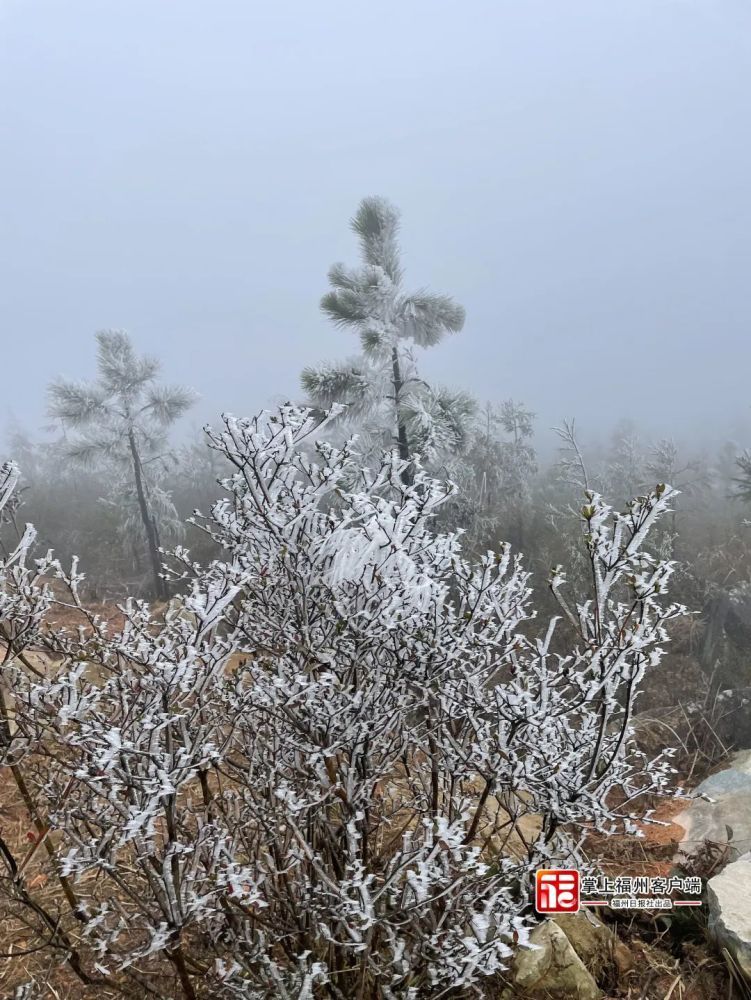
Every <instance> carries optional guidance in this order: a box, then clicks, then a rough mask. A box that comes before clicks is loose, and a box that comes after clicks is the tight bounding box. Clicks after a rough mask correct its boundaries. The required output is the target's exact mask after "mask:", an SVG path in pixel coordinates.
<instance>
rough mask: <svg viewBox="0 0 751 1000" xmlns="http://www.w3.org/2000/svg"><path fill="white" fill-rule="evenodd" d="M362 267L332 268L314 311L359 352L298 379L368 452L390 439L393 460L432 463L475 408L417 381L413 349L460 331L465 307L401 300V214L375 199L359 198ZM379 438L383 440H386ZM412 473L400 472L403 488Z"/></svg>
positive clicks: (459, 435)
mask: <svg viewBox="0 0 751 1000" xmlns="http://www.w3.org/2000/svg"><path fill="white" fill-rule="evenodd" d="M352 229H353V230H354V232H355V233H356V234H357V236H358V239H359V242H360V252H361V257H362V264H361V266H360V267H359V268H356V269H350V268H348V267H346V266H345V265H344V264H334V265H333V267H332V268H331V269H330V271H329V282H330V283H331V286H332V288H331V291H329V292H328V293H327V294H326V295H324V297H323V299H322V300H321V308H322V309H323V311H324V313H325V314H326V315H327V316H329V317H330V318H331V319H332V320H333V321H334V323H336V324H337V325H338V326H341V327H346V328H348V329H351V330H354V331H355V333H357V335H358V336H359V338H360V346H361V353H360V354H359V355H357V356H355V357H353V358H351V359H350V360H348V361H345V362H326V363H324V364H321V365H318V366H317V367H308V368H305V369H304V370H303V372H302V376H301V382H302V387H303V390H304V391H305V392H306V393H307V396H308V398H309V400H310V401H311V402H312V403H313V404H314V405H315V406H317V407H319V408H321V409H328V408H330V407H331V406H332V405H333V404H342V405H343V406H344V408H345V409H344V414H343V416H344V420H345V421H348V422H349V423H351V424H356V425H359V426H358V429H360V430H364V431H365V436H366V438H367V437H368V436H370V437H372V438H373V444H374V446H375V450H377V449H379V448H380V447H382V446H383V444H384V443H389V442H388V438H389V437H390V438H391V441H392V442H395V443H396V444H397V446H398V449H399V457H400V458H401V459H402V460H403V461H406V462H409V461H410V460H411V459H412V457H413V456H414V455H415V454H416V453H420V454H421V456H422V457H423V458H427V459H429V460H430V459H431V458H432V457H434V456H436V455H437V454H439V453H440V452H442V451H444V452H445V451H456V450H457V449H460V448H462V447H463V446H464V445H465V444H466V437H467V425H468V420H469V418H470V417H471V415H472V412H473V410H474V401H473V400H472V398H471V397H470V396H468V395H467V394H466V393H462V392H456V391H452V390H449V389H445V388H436V387H432V386H429V385H428V384H427V383H426V382H425V381H423V380H422V379H421V378H419V377H418V374H417V366H416V363H415V357H414V353H413V348H414V347H422V348H425V347H432V346H433V345H435V344H437V343H439V341H440V340H442V338H443V337H444V336H445V334H447V333H456V332H458V331H459V330H461V329H462V327H463V325H464V309H463V308H462V307H461V306H460V305H457V303H456V302H454V300H453V299H451V298H449V297H448V296H445V295H435V294H432V293H429V292H427V291H417V292H414V293H411V294H409V293H407V292H405V290H404V286H403V277H404V274H403V269H402V264H401V252H400V247H399V241H398V233H399V213H398V211H397V209H396V208H394V207H393V206H392V205H390V204H389V203H388V202H387V201H386V200H385V199H383V198H366V199H365V200H364V201H363V202H362V203H361V205H360V207H359V209H358V211H357V214H356V215H355V217H354V219H353V220H352ZM384 436H386V439H387V440H386V441H384ZM411 475H412V470H411V468H410V467H409V466H407V467H406V469H405V481H409V478H410V476H411Z"/></svg>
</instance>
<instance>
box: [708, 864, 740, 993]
mask: <svg viewBox="0 0 751 1000" xmlns="http://www.w3.org/2000/svg"><path fill="white" fill-rule="evenodd" d="M707 902H708V904H709V930H710V933H711V934H712V935H713V936H714V937H715V939H716V940H717V943H718V944H719V945H720V947H722V948H727V950H728V951H729V952H730V954H731V955H732V956H733V958H734V959H735V961H736V962H737V964H738V967H739V969H740V971H741V972H742V973H743V975H744V976H745V977H746V979H748V980H749V982H751V854H749V855H745V856H743V857H741V858H739V859H738V860H737V861H734V862H733V863H732V864H729V865H728V866H727V867H726V868H725V869H724V870H723V871H722V872H720V874H719V875H715V877H714V878H712V879H710V880H709V882H708V883H707Z"/></svg>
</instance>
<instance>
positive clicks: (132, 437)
mask: <svg viewBox="0 0 751 1000" xmlns="http://www.w3.org/2000/svg"><path fill="white" fill-rule="evenodd" d="M96 339H97V345H98V348H97V370H98V376H97V379H96V381H94V382H85V381H71V380H69V379H63V378H60V379H58V380H57V381H55V382H53V383H52V384H51V385H50V386H49V389H48V394H49V412H50V414H51V416H53V417H56V418H58V419H59V420H61V421H62V423H63V426H64V427H66V428H72V429H74V430H75V431H77V432H78V433H77V435H76V436H75V437H74V438H73V439H72V440H68V441H66V442H65V444H64V448H65V451H66V453H67V454H68V455H70V456H71V457H72V458H74V459H76V460H78V461H80V462H83V463H90V462H93V461H97V460H103V461H105V462H106V463H108V464H110V466H111V467H112V468H113V469H114V470H115V471H116V473H117V474H118V475H119V476H121V477H123V476H124V477H125V478H124V479H123V481H122V482H121V488H120V489H119V490H118V496H116V497H115V499H114V502H115V503H117V504H118V505H119V506H120V508H121V509H122V512H123V517H124V519H125V521H126V522H127V523H128V524H129V525H130V526H131V527H132V526H133V525H135V524H136V523H137V521H135V520H134V515H135V514H136V512H137V520H138V522H140V525H141V527H142V530H143V536H144V540H145V543H146V549H147V552H148V558H149V562H150V565H151V572H152V575H153V580H154V592H155V594H156V595H157V596H158V597H161V598H166V597H167V585H166V582H165V580H164V577H163V575H162V563H161V557H160V554H159V548H160V536H159V530H160V519H159V514H160V513H161V514H165V513H166V514H167V515H168V516H169V517H170V518H173V519H176V512H175V511H174V508H173V507H171V501H170V498H169V495H168V494H166V493H165V491H164V490H163V489H162V488H161V487H160V485H159V483H158V477H157V474H156V473H155V469H156V468H158V466H157V463H159V461H160V460H161V458H162V456H163V455H164V453H165V451H166V442H167V436H166V435H167V430H168V428H169V427H170V426H171V425H172V424H173V423H174V422H175V421H176V420H177V419H178V418H179V417H181V416H182V415H183V414H184V413H185V411H186V410H187V409H188V408H189V407H190V406H192V404H193V402H194V401H195V398H196V397H195V393H194V392H193V390H191V389H188V388H186V387H185V386H180V385H160V384H159V383H158V382H157V377H158V375H159V370H160V363H159V361H158V360H157V359H156V358H152V357H147V356H144V357H138V355H137V354H136V352H135V350H134V348H133V344H132V343H131V340H130V338H129V336H128V335H127V334H126V333H125V332H123V331H121V330H103V331H100V332H99V333H97V335H96ZM108 499H109V500H110V502H112V500H113V498H112V497H110V498H108Z"/></svg>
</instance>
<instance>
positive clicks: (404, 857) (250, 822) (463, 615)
mask: <svg viewBox="0 0 751 1000" xmlns="http://www.w3.org/2000/svg"><path fill="white" fill-rule="evenodd" d="M324 427H325V424H321V423H320V421H319V420H318V418H317V417H315V416H314V415H312V414H311V413H310V412H308V411H306V410H301V409H297V408H295V407H291V406H285V407H282V408H281V409H280V410H279V411H278V412H276V413H273V414H263V415H261V416H260V417H258V418H256V419H252V420H240V419H235V418H232V417H227V418H225V420H224V424H223V426H222V427H221V429H219V430H217V431H214V432H209V442H210V445H211V447H212V448H214V449H216V450H217V452H219V453H220V454H221V455H223V456H224V458H225V459H226V460H227V461H228V462H229V463H230V464H231V466H232V467H233V468H234V473H233V475H232V476H231V477H229V478H228V479H226V480H225V482H224V488H225V497H224V499H222V500H220V501H219V502H218V503H217V504H216V505H215V506H214V508H213V510H212V511H211V513H210V515H209V516H207V517H200V516H199V517H198V518H197V520H198V523H199V524H201V525H202V527H203V528H204V530H205V531H206V532H207V533H209V534H210V535H211V536H212V537H213V538H214V539H215V540H216V542H218V543H219V544H220V545H221V546H222V550H223V553H224V554H223V556H222V558H221V560H218V561H216V562H213V563H211V564H210V565H208V566H199V565H197V564H195V563H193V562H192V561H191V557H190V555H189V554H188V553H187V552H186V551H184V550H178V551H177V552H176V553H175V554H174V558H173V561H172V573H173V577H174V578H175V579H176V580H179V581H180V583H181V586H182V589H183V592H184V597H183V598H182V599H181V601H180V602H179V603H175V604H173V606H172V607H171V608H170V610H169V611H168V612H167V613H166V614H165V615H164V616H163V617H158V616H156V615H155V614H154V612H153V611H152V610H151V609H150V607H149V606H148V605H147V604H146V603H143V602H130V603H128V604H127V605H126V606H124V608H123V611H124V625H123V627H122V628H121V629H119V630H117V631H112V630H111V629H109V628H108V627H107V626H106V625H105V624H104V623H103V622H101V621H99V620H98V619H97V618H96V617H95V616H93V615H91V614H90V613H89V612H88V611H87V610H86V609H85V608H84V607H83V606H82V605H81V604H80V602H79V601H78V597H77V594H78V589H79V584H80V580H81V577H80V574H79V573H78V570H77V568H76V567H75V566H74V567H73V570H72V571H71V572H68V573H66V572H64V571H63V569H62V568H60V567H58V568H57V575H58V577H59V578H60V579H59V581H58V583H57V584H56V587H58V588H59V587H60V585H61V584H63V583H64V584H65V586H66V587H67V593H68V597H67V598H64V599H63V598H60V597H59V596H57V597H55V598H54V600H55V601H56V602H58V603H59V602H60V601H63V602H64V603H65V602H67V603H68V604H70V605H72V606H73V607H77V608H78V610H79V614H80V616H81V620H82V621H85V622H86V628H84V629H81V630H78V631H68V632H65V631H61V630H55V631H46V632H40V630H39V622H40V615H41V613H42V612H43V611H44V609H45V608H46V606H47V604H48V603H49V601H51V600H53V597H52V595H51V593H50V591H49V590H48V589H47V588H46V587H45V585H44V584H43V582H41V581H40V580H39V579H37V574H38V572H39V571H40V568H34V567H29V566H28V565H27V564H26V563H25V562H24V558H23V553H22V554H21V555H20V556H12V557H11V558H10V559H9V560H6V561H5V562H4V563H2V564H0V600H1V601H2V604H1V605H0V620H1V622H2V628H3V630H4V633H3V634H4V635H5V636H7V637H8V638H7V640H6V641H7V642H8V643H9V650H10V652H9V656H8V661H7V662H8V664H9V668H8V669H6V667H4V668H3V671H4V672H3V685H4V690H6V691H7V692H8V698H9V699H12V701H13V706H14V708H13V714H14V720H15V722H14V732H13V733H12V734H10V735H9V737H8V745H7V747H6V751H7V752H8V753H9V754H10V755H11V758H12V760H13V761H14V762H15V764H16V765H17V769H20V770H19V771H18V773H19V775H20V774H21V771H22V773H23V775H24V781H25V782H26V785H27V790H28V795H29V797H30V800H31V801H33V803H35V809H36V810H37V815H38V818H39V821H40V824H41V826H40V827H39V830H43V831H47V829H48V828H49V829H51V830H52V831H54V847H51V848H50V850H51V856H52V863H53V867H56V874H57V877H58V878H59V880H60V881H61V885H62V886H63V888H64V889H65V895H66V898H67V899H68V902H69V904H70V906H71V908H72V909H73V910H74V911H75V914H76V921H77V923H78V926H79V928H80V930H79V933H78V934H77V936H76V944H75V947H73V946H71V947H70V948H69V954H71V955H73V958H74V960H75V961H76V962H77V963H79V968H83V969H84V974H85V975H86V976H89V977H91V978H93V979H97V978H99V979H101V980H102V981H105V982H106V981H110V980H111V979H112V978H116V977H117V976H120V975H129V976H131V977H133V978H134V979H135V981H136V982H141V981H143V977H145V976H149V975H151V976H154V975H156V976H158V975H167V974H169V972H170V970H172V973H171V974H172V975H173V977H174V980H175V981H176V982H178V983H179V986H177V987H173V990H178V991H182V995H184V996H185V997H188V998H193V997H204V996H205V997H209V996H211V997H221V996H224V997H227V998H254V997H255V998H261V997H283V998H296V1000H305V998H312V997H332V998H340V1000H343V998H351V997H363V998H365V997H368V998H379V997H380V998H384V1000H385V998H395V997H400V998H404V997H406V998H409V997H412V998H417V997H421V996H426V995H430V996H433V997H442V996H449V995H457V994H458V995H461V994H462V993H463V992H466V993H467V995H471V994H472V993H477V992H478V991H480V990H481V987H482V983H483V981H484V980H485V979H486V978H487V977H488V976H490V975H492V974H494V973H495V972H497V971H498V970H500V969H502V968H503V966H504V964H505V962H506V960H507V958H508V956H509V954H510V949H511V948H512V946H513V945H514V943H515V942H524V941H525V939H526V925H527V919H528V915H529V908H530V897H529V893H528V884H527V878H528V875H529V873H530V872H531V871H533V870H534V869H535V868H537V867H539V866H541V865H543V864H547V863H549V862H550V861H552V860H559V861H571V860H579V859H580V843H581V837H582V834H583V832H584V831H585V830H586V829H589V828H593V827H594V828H596V829H598V830H601V831H605V832H609V831H612V830H615V829H617V828H619V826H621V825H622V824H624V823H625V824H626V825H628V824H629V822H630V819H631V817H630V811H631V809H632V808H633V806H632V801H633V798H634V797H635V796H636V795H637V794H638V793H639V792H640V791H644V790H646V789H657V790H659V789H661V788H662V787H663V786H664V785H665V783H666V781H667V772H668V768H667V766H666V764H665V763H664V762H655V761H651V760H649V759H647V758H646V757H645V756H643V755H642V754H640V753H638V752H637V751H636V749H635V748H634V746H633V745H632V742H631V739H630V720H631V715H632V711H633V705H634V700H635V698H636V695H637V692H638V689H639V684H640V681H641V679H642V677H643V675H644V672H645V670H646V669H651V668H655V667H656V666H657V665H658V664H659V661H660V658H661V655H662V643H663V642H664V640H665V638H666V635H665V625H666V622H667V621H668V620H669V619H671V618H673V617H674V616H676V615H677V614H679V613H681V609H680V608H679V607H677V606H675V605H672V604H669V603H667V602H666V600H665V596H664V595H665V590H666V585H667V582H668V580H669V578H670V574H671V571H672V566H671V564H670V563H664V562H659V561H657V560H655V559H654V558H652V557H651V556H650V555H649V554H648V553H647V552H646V551H645V549H644V543H645V541H646V538H647V535H648V533H649V531H650V529H651V528H652V527H653V525H654V524H655V522H656V521H657V519H658V518H659V517H660V515H661V514H662V513H663V512H664V511H665V510H666V509H667V508H668V505H669V502H670V499H671V497H672V495H673V491H672V490H671V489H670V488H669V487H667V486H660V487H658V488H657V489H656V491H655V492H653V493H650V494H648V495H646V496H642V497H639V498H638V499H636V500H634V501H633V502H632V503H631V504H630V505H629V506H628V509H627V510H626V511H625V513H622V514H619V513H616V512H614V511H613V510H611V509H610V508H609V507H608V506H607V504H605V503H604V501H603V500H602V499H601V497H600V496H598V495H597V494H594V493H591V492H590V493H589V494H587V495H586V497H585V501H586V502H585V505H584V507H583V508H582V510H581V514H580V516H581V520H582V525H583V528H584V545H585V548H586V553H587V558H588V559H589V561H590V564H591V570H592V580H593V589H592V593H591V594H590V595H588V596H587V597H586V598H582V599H577V598H576V597H573V596H566V587H565V578H564V574H563V571H562V570H561V569H556V570H555V571H554V572H553V574H552V576H551V580H550V586H551V589H552V592H553V594H554V595H555V597H556V599H557V600H558V601H559V604H560V609H561V614H560V616H559V617H557V618H554V619H553V620H551V621H550V622H548V623H545V624H538V623H537V622H536V621H535V620H534V610H533V608H532V607H531V605H530V590H529V576H528V574H527V573H526V572H525V571H524V570H523V568H522V566H521V563H520V561H519V558H518V557H515V556H512V554H511V552H510V551H509V549H508V548H507V547H504V548H502V549H501V550H500V551H498V552H488V553H487V554H486V555H485V556H484V557H483V558H482V559H481V560H479V561H478V562H470V561H468V560H467V559H466V558H465V557H464V556H463V555H462V552H461V550H460V546H459V536H458V535H457V534H451V533H440V532H436V531H435V530H434V528H433V524H432V521H433V518H434V515H435V513H436V512H437V511H438V510H439V509H440V507H441V505H442V504H443V503H444V502H445V501H446V499H447V498H448V497H449V496H450V495H451V492H452V487H451V486H450V485H446V484H443V483H441V482H439V481H436V480H434V479H432V478H430V477H429V476H428V475H427V474H426V473H425V472H424V471H422V470H421V469H420V468H419V465H418V466H417V467H416V468H415V471H414V475H413V477H411V479H412V481H411V482H409V483H405V479H404V475H403V472H404V466H405V463H404V462H403V461H402V460H401V459H400V458H399V457H398V455H397V454H396V453H386V454H385V455H384V457H383V460H382V462H381V464H380V467H379V468H377V469H375V470H370V471H369V470H367V469H363V468H362V465H361V463H360V461H359V456H358V453H357V450H356V447H355V444H354V442H348V443H346V444H344V445H343V446H342V447H341V448H335V447H333V446H332V445H331V444H329V443H326V442H325V441H324V440H323V439H322V435H323V433H324V432H325V431H324ZM11 479H12V475H11ZM9 482H10V480H9ZM343 484H346V485H343ZM6 492H8V490H6ZM41 569H43V570H45V571H47V572H49V569H50V567H49V566H48V565H47V564H46V563H45V564H44V565H43V566H42V567H41ZM13 637H15V638H13ZM29 637H30V638H29ZM30 641H33V642H34V643H35V644H39V643H41V644H43V645H44V646H45V647H46V649H47V651H48V652H49V653H53V654H54V656H55V659H54V662H52V661H50V662H49V665H48V669H47V670H46V671H42V672H41V673H40V672H39V671H33V672H32V671H29V670H26V669H24V667H23V663H22V662H20V661H19V660H18V658H17V656H15V654H17V653H18V652H19V651H20V649H21V647H22V646H23V645H24V644H28V643H29V642H30ZM3 712H4V714H5V715H6V717H7V715H8V702H4V708H3ZM614 789H618V790H619V791H620V793H621V794H619V795H618V796H613V795H611V794H610V793H611V792H612V791H613V790H614ZM45 836H46V833H45ZM19 884H20V885H21V886H23V877H22V876H19ZM144 995H145V994H144ZM170 995H172V994H170Z"/></svg>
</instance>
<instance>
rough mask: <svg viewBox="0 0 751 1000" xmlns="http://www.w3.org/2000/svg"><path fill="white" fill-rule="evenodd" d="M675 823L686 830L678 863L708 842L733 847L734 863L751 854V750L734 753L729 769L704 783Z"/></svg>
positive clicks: (731, 852) (711, 776)
mask: <svg viewBox="0 0 751 1000" xmlns="http://www.w3.org/2000/svg"><path fill="white" fill-rule="evenodd" d="M698 796H706V798H700V797H698ZM708 799H711V801H707V800H708ZM673 822H675V823H678V824H679V825H680V826H682V827H683V828H684V830H685V831H686V833H685V836H684V838H683V840H682V841H681V844H680V848H679V855H678V858H677V859H676V860H677V862H678V864H680V861H681V858H682V857H686V856H688V855H690V854H693V853H695V852H696V851H697V850H699V849H700V848H701V846H702V844H703V842H704V841H705V840H710V841H712V842H713V843H716V844H729V845H730V849H729V851H728V860H731V861H734V860H737V859H738V858H739V857H740V855H742V854H745V853H746V852H747V851H751V750H741V751H740V752H739V753H736V754H733V756H732V757H731V759H730V763H729V764H728V766H727V767H725V768H723V769H722V770H721V771H717V773H716V774H712V775H710V776H709V777H708V778H706V779H705V780H704V781H702V783H701V784H700V785H698V786H697V787H696V788H695V789H694V792H693V795H692V798H691V801H690V802H689V804H688V805H687V807H686V808H685V809H684V810H683V812H681V813H679V814H678V815H677V816H675V817H674V819H673ZM728 828H729V830H730V832H731V837H730V838H729V837H728Z"/></svg>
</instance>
